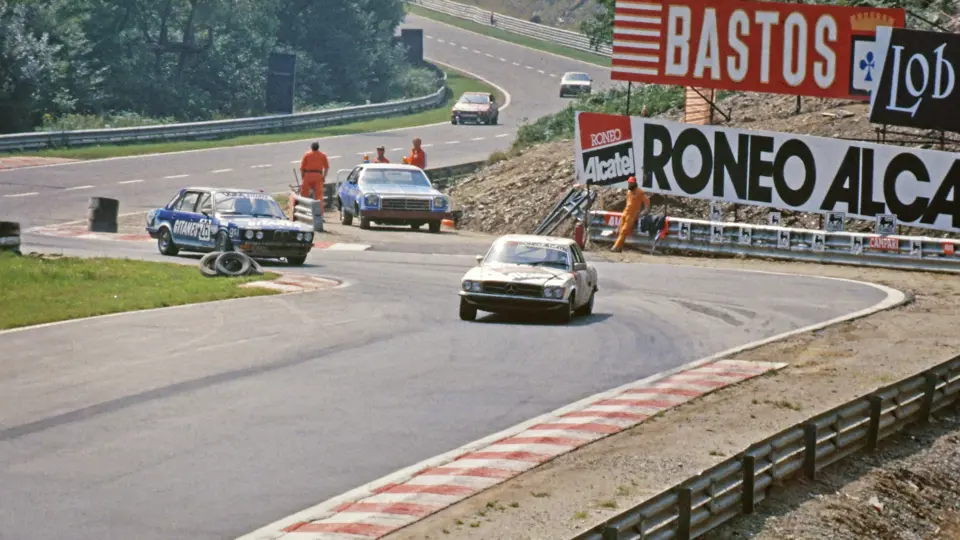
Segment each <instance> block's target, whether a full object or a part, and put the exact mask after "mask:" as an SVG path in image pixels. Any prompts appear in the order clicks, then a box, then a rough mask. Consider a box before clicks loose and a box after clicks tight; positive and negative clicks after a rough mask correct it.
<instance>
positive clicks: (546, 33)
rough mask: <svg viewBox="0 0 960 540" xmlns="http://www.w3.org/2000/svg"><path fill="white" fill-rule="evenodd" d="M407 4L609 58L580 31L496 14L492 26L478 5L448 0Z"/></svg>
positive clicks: (604, 48) (413, 0)
mask: <svg viewBox="0 0 960 540" xmlns="http://www.w3.org/2000/svg"><path fill="white" fill-rule="evenodd" d="M407 3H410V4H413V5H416V6H419V7H422V8H424V9H429V10H431V11H436V12H439V13H444V14H447V15H451V16H453V17H457V18H458V19H464V20H468V21H471V22H475V23H477V24H482V25H485V26H490V27H493V28H499V29H501V30H504V31H506V32H511V33H513V34H519V35H521V36H526V37H530V38H534V39H539V40H541V41H549V42H550V43H555V44H557V45H563V46H564V47H569V48H571V49H576V50H580V51H585V52H591V53H594V54H601V55H605V56H611V55H612V54H613V50H612V49H611V48H610V46H609V45H604V46H602V47H600V50H599V51H598V50H595V49H594V48H593V47H591V46H590V39H589V38H587V36H585V35H583V34H581V33H579V32H571V31H570V30H563V29H561V28H556V27H553V26H548V25H545V24H537V23H533V22H530V21H525V20H523V19H517V18H515V17H509V16H507V15H501V14H499V13H497V14H495V15H494V17H493V24H491V20H490V13H491V12H490V10H488V9H481V8H479V7H477V6H470V5H466V4H460V3H457V2H451V1H450V0H407Z"/></svg>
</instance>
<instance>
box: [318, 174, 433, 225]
mask: <svg viewBox="0 0 960 540" xmlns="http://www.w3.org/2000/svg"><path fill="white" fill-rule="evenodd" d="M337 206H338V207H339V209H340V223H342V224H344V225H350V224H351V223H353V220H354V219H358V220H360V228H361V229H369V228H370V224H371V223H376V224H378V225H409V226H411V227H413V228H414V229H419V228H420V227H422V226H423V224H424V223H426V224H427V225H428V226H429V227H430V232H432V233H438V232H440V226H441V224H442V222H443V220H444V219H450V218H451V214H450V199H449V198H447V196H446V195H444V194H443V193H440V191H439V190H437V188H435V187H433V184H432V183H430V179H429V178H427V175H426V173H424V172H423V170H421V169H420V168H419V167H415V166H413V165H391V164H389V163H364V164H363V165H360V166H358V167H356V168H354V169H353V170H352V171H350V175H349V176H347V179H346V181H344V182H343V183H342V184H340V189H339V190H338V191H337Z"/></svg>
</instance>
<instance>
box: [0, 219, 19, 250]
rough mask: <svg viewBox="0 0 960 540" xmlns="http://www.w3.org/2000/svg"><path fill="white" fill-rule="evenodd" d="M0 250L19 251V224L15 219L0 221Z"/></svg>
mask: <svg viewBox="0 0 960 540" xmlns="http://www.w3.org/2000/svg"><path fill="white" fill-rule="evenodd" d="M0 251H8V252H12V253H16V254H17V255H21V253H20V224H19V223H17V222H16V221H0Z"/></svg>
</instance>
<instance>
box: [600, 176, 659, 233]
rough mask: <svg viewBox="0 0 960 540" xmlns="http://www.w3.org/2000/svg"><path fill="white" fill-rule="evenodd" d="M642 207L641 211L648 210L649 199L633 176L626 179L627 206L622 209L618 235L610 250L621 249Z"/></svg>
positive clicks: (635, 223) (634, 225) (634, 226)
mask: <svg viewBox="0 0 960 540" xmlns="http://www.w3.org/2000/svg"><path fill="white" fill-rule="evenodd" d="M641 207H643V213H646V212H648V211H649V210H650V199H649V198H648V197H647V194H646V193H644V192H643V190H642V189H640V188H639V187H638V186H637V179H636V178H635V177H633V176H631V177H630V178H628V179H627V206H626V208H624V209H623V217H622V218H620V236H618V237H617V241H616V243H614V244H613V248H611V249H610V251H615V252H620V251H622V250H623V244H624V243H625V242H626V241H627V237H628V236H630V235H631V234H633V230H634V228H636V226H637V218H638V217H639V216H640V212H641V210H640V208H641Z"/></svg>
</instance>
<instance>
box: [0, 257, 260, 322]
mask: <svg viewBox="0 0 960 540" xmlns="http://www.w3.org/2000/svg"><path fill="white" fill-rule="evenodd" d="M277 277H279V275H278V274H275V273H271V272H267V273H266V274H264V275H263V276H248V277H239V278H219V277H218V278H208V277H204V276H203V275H202V274H200V271H199V270H197V268H196V267H195V266H185V265H182V264H174V263H155V262H147V261H136V260H129V259H107V258H95V259H83V258H74V257H56V256H55V257H51V256H48V255H45V256H36V255H25V256H22V257H20V256H16V255H13V254H11V253H0V283H3V286H2V287H0V329H8V328H18V327H21V326H29V325H34V324H43V323H49V322H56V321H65V320H69V319H81V318H84V317H92V316H95V315H106V314H109V313H120V312H124V311H135V310H140V309H152V308H160V307H168V306H179V305H184V304H196V303H200V302H211V301H214V300H226V299H229V298H241V297H246V296H262V295H267V294H276V291H272V290H269V289H265V288H260V287H249V288H245V287H240V286H239V285H241V284H243V283H249V282H251V281H258V280H264V279H275V278H277Z"/></svg>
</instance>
